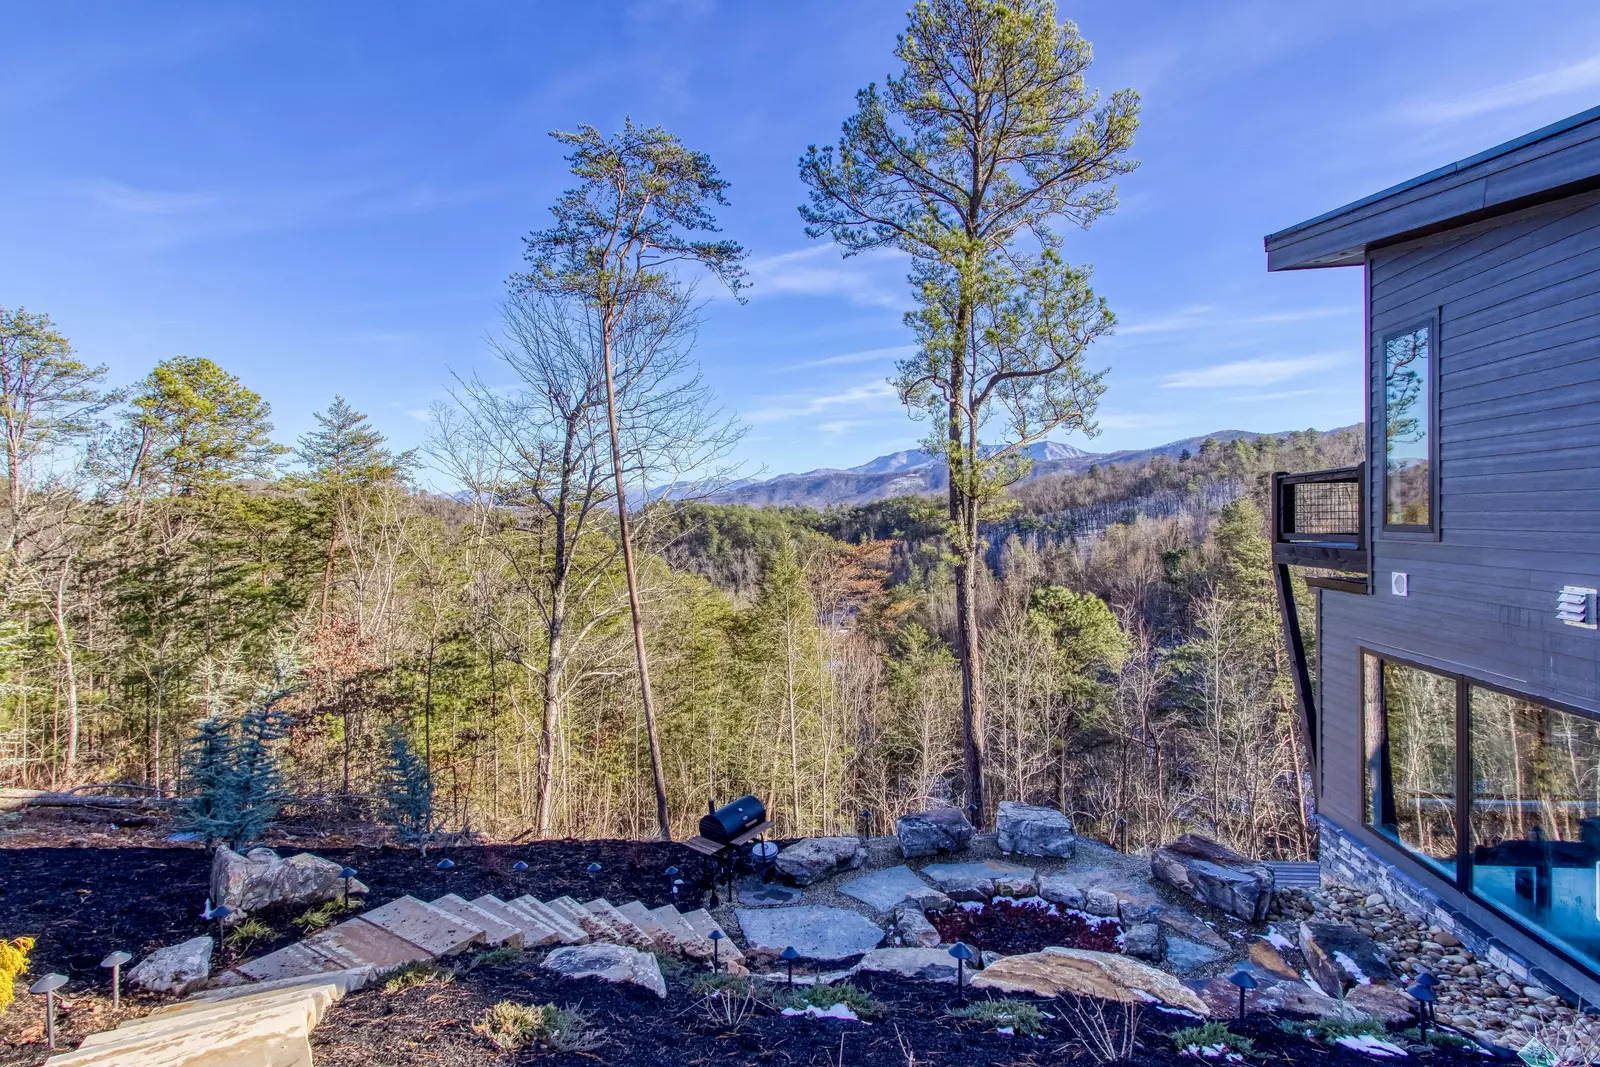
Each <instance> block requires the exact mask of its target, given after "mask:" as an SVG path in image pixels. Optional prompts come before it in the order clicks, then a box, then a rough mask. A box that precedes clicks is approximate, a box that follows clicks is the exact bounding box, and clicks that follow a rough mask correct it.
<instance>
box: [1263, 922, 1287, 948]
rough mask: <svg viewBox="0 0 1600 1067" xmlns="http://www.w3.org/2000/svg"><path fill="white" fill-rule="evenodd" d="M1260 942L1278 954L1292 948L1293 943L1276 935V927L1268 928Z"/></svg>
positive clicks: (1278, 934)
mask: <svg viewBox="0 0 1600 1067" xmlns="http://www.w3.org/2000/svg"><path fill="white" fill-rule="evenodd" d="M1261 940H1263V941H1265V942H1266V943H1267V944H1269V945H1271V946H1272V947H1273V948H1275V949H1277V950H1278V951H1279V952H1285V951H1287V950H1289V949H1292V948H1294V942H1293V941H1290V940H1289V939H1288V938H1287V937H1284V936H1283V935H1282V934H1280V933H1278V930H1277V927H1272V926H1269V927H1268V928H1267V932H1266V933H1264V934H1262V935H1261Z"/></svg>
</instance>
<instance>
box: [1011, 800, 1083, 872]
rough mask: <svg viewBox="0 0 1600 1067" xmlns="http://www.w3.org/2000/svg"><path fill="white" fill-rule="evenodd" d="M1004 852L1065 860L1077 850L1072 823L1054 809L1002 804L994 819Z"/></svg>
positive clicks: (1076, 838) (1012, 801) (1014, 803)
mask: <svg viewBox="0 0 1600 1067" xmlns="http://www.w3.org/2000/svg"><path fill="white" fill-rule="evenodd" d="M995 829H996V830H998V831H999V839H1000V851H1001V852H1020V853H1021V854H1022V855H1024V856H1055V857H1061V858H1065V857H1067V856H1070V855H1072V853H1073V850H1074V849H1076V848H1077V847H1078V835H1077V834H1074V833H1073V832H1072V820H1071V819H1069V818H1067V817H1066V816H1065V815H1063V814H1062V813H1061V812H1059V811H1057V810H1056V809H1055V808H1044V807H1039V806H1037V805H1034V804H1021V803H1018V802H1017V801H1015V800H1002V801H1001V802H1000V812H999V814H998V815H997V816H996V818H995Z"/></svg>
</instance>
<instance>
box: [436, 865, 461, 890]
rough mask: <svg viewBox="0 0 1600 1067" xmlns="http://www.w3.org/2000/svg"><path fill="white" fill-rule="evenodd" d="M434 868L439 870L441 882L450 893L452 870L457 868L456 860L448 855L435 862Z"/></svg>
mask: <svg viewBox="0 0 1600 1067" xmlns="http://www.w3.org/2000/svg"><path fill="white" fill-rule="evenodd" d="M433 869H434V870H436V871H438V872H439V884H440V885H441V886H442V887H443V888H444V891H445V892H447V893H448V892H449V891H450V872H451V871H453V870H455V869H456V861H455V860H453V859H451V858H450V857H449V856H446V857H445V858H444V859H442V860H440V861H439V862H438V863H436V864H434V865H433Z"/></svg>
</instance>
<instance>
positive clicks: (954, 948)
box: [950, 941, 973, 996]
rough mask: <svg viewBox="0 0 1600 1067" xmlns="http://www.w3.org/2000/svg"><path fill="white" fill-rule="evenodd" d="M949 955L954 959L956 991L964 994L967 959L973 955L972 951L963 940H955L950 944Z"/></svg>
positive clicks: (965, 989)
mask: <svg viewBox="0 0 1600 1067" xmlns="http://www.w3.org/2000/svg"><path fill="white" fill-rule="evenodd" d="M950 955H952V956H954V957H955V960H956V993H957V994H959V995H961V996H965V995H966V992H967V979H966V967H967V961H968V960H970V959H971V958H972V957H973V951H972V949H971V947H970V946H968V945H967V943H966V942H965V941H957V942H956V943H955V944H953V945H951V946H950Z"/></svg>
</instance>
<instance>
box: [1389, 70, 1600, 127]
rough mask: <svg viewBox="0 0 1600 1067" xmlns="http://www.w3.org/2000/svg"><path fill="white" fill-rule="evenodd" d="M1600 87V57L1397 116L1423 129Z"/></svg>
mask: <svg viewBox="0 0 1600 1067" xmlns="http://www.w3.org/2000/svg"><path fill="white" fill-rule="evenodd" d="M1596 86H1600V53H1597V54H1595V55H1592V56H1589V57H1588V58H1586V59H1580V60H1578V61H1577V62H1574V63H1568V64H1566V65H1564V66H1560V67H1556V68H1554V69H1553V70H1544V71H1540V72H1539V73H1537V74H1531V75H1529V76H1528V77H1526V78H1518V79H1516V80H1515V81H1508V82H1502V83H1500V84H1499V85H1493V86H1490V87H1489V88H1487V89H1478V90H1476V91H1473V92H1468V93H1462V94H1460V95H1458V96H1451V97H1436V98H1432V99H1418V100H1412V101H1411V102H1409V103H1406V104H1403V105H1401V106H1400V108H1399V109H1398V111H1397V116H1398V117H1399V118H1400V119H1402V120H1404V121H1407V122H1414V123H1417V124H1419V125H1428V124H1432V123H1439V122H1459V121H1461V120H1462V119H1470V118H1476V117H1478V116H1479V115H1487V114H1489V113H1491V112H1495V111H1504V110H1506V109H1507V108H1513V107H1521V106H1522V105H1524V104H1533V103H1537V102H1539V101H1540V100H1548V99H1550V98H1552V97H1557V96H1566V95H1567V94H1569V93H1579V92H1585V91H1587V90H1590V89H1593V88H1595V87H1596Z"/></svg>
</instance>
